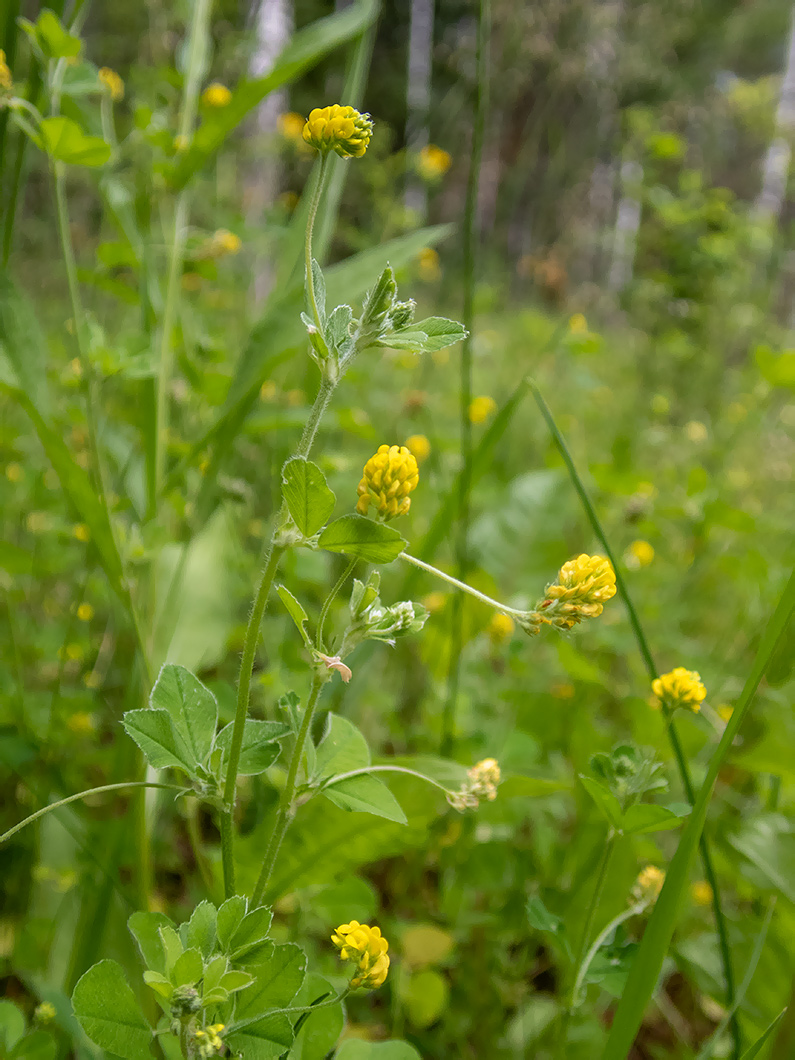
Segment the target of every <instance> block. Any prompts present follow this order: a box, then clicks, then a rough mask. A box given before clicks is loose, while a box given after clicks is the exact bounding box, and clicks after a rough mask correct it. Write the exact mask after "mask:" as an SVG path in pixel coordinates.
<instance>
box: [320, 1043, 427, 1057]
mask: <svg viewBox="0 0 795 1060" xmlns="http://www.w3.org/2000/svg"><path fill="white" fill-rule="evenodd" d="M334 1060H422V1057H421V1056H420V1054H419V1053H418V1052H417V1050H416V1049H415V1048H414V1046H413V1045H409V1043H408V1042H403V1041H397V1040H395V1041H389V1042H365V1041H362V1040H361V1039H357V1038H348V1039H347V1040H346V1041H344V1042H343V1043H342V1045H341V1046H340V1047H339V1049H338V1050H337V1051H336V1053H335V1054H334Z"/></svg>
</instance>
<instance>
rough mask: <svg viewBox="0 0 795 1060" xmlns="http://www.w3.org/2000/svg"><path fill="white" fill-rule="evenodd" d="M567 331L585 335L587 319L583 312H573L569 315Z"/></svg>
mask: <svg viewBox="0 0 795 1060" xmlns="http://www.w3.org/2000/svg"><path fill="white" fill-rule="evenodd" d="M569 331H570V332H571V333H572V335H587V334H588V321H587V320H586V319H585V315H584V314H583V313H575V314H574V315H573V316H571V317H569Z"/></svg>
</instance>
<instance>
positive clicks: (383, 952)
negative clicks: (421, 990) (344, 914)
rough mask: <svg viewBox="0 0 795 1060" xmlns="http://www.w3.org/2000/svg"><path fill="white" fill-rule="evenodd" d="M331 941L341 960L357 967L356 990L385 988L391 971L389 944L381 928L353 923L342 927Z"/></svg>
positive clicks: (354, 921) (352, 984) (354, 982)
mask: <svg viewBox="0 0 795 1060" xmlns="http://www.w3.org/2000/svg"><path fill="white" fill-rule="evenodd" d="M331 941H332V942H333V943H334V945H335V946H336V947H337V948H338V949H339V951H340V958H341V960H343V961H354V962H355V963H356V974H355V975H354V977H353V979H351V986H352V987H357V986H361V987H364V988H365V990H374V989H375V988H376V987H379V986H381V985H382V984H383V982H384V980H385V979H386V977H387V972H388V971H389V956H388V955H387V950H388V949H389V943H388V942H387V940H386V939H385V938H384V937H383V935H382V934H381V929H380V928H379V927H370V925H369V924H360V923H359V921H358V920H351V922H350V923H349V924H340V926H339V927H338V928H337V930H336V931H335V933H334V934H333V935H332V936H331Z"/></svg>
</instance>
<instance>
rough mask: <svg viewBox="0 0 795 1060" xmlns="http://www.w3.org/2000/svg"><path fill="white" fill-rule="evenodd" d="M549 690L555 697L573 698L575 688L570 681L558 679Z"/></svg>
mask: <svg viewBox="0 0 795 1060" xmlns="http://www.w3.org/2000/svg"><path fill="white" fill-rule="evenodd" d="M549 691H550V693H551V694H552V695H553V696H554V697H555V699H574V694H575V692H576V691H577V689H576V688H575V687H574V685H573V684H572V683H571V682H570V681H558V682H556V683H555V684H554V685H553V686H552V687H551V688H550V690H549Z"/></svg>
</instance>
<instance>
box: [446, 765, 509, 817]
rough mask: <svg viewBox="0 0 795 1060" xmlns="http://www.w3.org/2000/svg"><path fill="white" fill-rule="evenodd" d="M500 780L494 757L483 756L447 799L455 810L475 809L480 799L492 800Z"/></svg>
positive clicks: (494, 797) (495, 795)
mask: <svg viewBox="0 0 795 1060" xmlns="http://www.w3.org/2000/svg"><path fill="white" fill-rule="evenodd" d="M499 782H500V767H499V763H498V762H497V760H496V758H484V759H483V760H482V761H480V762H478V763H476V764H475V765H474V766H472V768H471V769H470V770H469V771H468V772H467V779H466V780H465V781H464V783H463V784H462V785H461V787H460V788H459V790H458V791H456V792H451V793H450V794H449V795H448V796H447V801H448V802H449V803H450V805H451V806H452V807H453V809H455V810H460V811H462V812H463V811H464V810H476V809H477V808H478V806H479V804H480V800H481V799H486V800H487V801H488V802H494V800H495V799H496V798H497V785H498V784H499Z"/></svg>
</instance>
